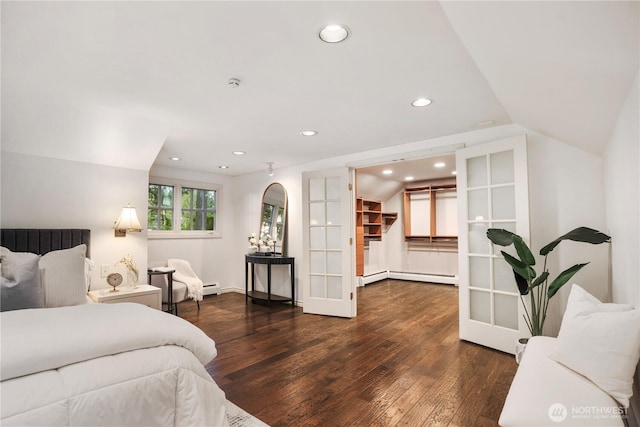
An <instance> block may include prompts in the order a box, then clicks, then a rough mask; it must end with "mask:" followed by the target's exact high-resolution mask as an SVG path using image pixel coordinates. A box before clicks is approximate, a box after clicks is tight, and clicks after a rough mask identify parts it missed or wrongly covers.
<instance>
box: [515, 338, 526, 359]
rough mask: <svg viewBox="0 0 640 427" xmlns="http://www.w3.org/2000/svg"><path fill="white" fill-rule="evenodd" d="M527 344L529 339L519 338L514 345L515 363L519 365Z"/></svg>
mask: <svg viewBox="0 0 640 427" xmlns="http://www.w3.org/2000/svg"><path fill="white" fill-rule="evenodd" d="M528 342H529V338H520V339H519V340H518V342H517V343H516V363H517V364H520V361H521V360H522V355H524V351H525V350H526V348H527V343H528Z"/></svg>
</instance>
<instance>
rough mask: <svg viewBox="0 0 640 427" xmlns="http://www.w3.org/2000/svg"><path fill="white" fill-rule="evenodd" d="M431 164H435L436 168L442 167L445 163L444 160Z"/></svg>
mask: <svg viewBox="0 0 640 427" xmlns="http://www.w3.org/2000/svg"><path fill="white" fill-rule="evenodd" d="M433 166H435V167H437V168H443V167H445V164H444V162H438V163H436V164H434V165H433Z"/></svg>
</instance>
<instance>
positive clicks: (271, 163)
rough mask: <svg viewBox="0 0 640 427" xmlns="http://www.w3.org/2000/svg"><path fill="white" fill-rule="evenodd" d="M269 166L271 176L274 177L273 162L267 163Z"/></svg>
mask: <svg viewBox="0 0 640 427" xmlns="http://www.w3.org/2000/svg"><path fill="white" fill-rule="evenodd" d="M267 164H268V165H269V176H273V162H267Z"/></svg>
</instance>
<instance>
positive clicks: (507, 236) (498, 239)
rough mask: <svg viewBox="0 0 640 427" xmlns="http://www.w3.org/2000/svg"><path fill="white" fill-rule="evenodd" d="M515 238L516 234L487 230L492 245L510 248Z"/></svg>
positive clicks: (494, 229) (501, 230) (492, 229)
mask: <svg viewBox="0 0 640 427" xmlns="http://www.w3.org/2000/svg"><path fill="white" fill-rule="evenodd" d="M513 236H515V234H513V233H512V232H510V231H507V230H503V229H501V228H490V229H488V230H487V237H488V238H489V240H491V243H493V244H494V245H498V246H509V245H510V244H511V243H513Z"/></svg>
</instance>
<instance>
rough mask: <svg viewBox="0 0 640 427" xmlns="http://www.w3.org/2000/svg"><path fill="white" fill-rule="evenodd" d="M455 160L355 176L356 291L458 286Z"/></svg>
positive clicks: (409, 163)
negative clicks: (389, 284) (390, 284)
mask: <svg viewBox="0 0 640 427" xmlns="http://www.w3.org/2000/svg"><path fill="white" fill-rule="evenodd" d="M455 169H456V161H455V154H454V153H453V152H451V153H445V154H439V155H434V156H429V157H425V158H421V159H413V160H401V161H394V162H390V163H384V164H379V165H374V166H367V167H361V168H357V169H356V170H355V192H354V194H355V198H356V199H355V204H354V206H355V212H354V215H355V218H356V219H355V223H356V224H355V225H356V257H355V273H356V280H357V283H358V285H359V286H364V285H366V284H368V283H373V282H375V281H378V280H382V279H386V278H392V279H401V280H412V281H423V282H429V283H445V284H457V276H458V251H457V221H458V220H457V198H456V170H455Z"/></svg>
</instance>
